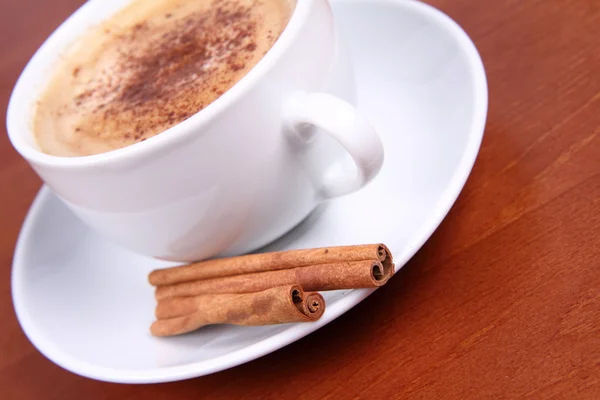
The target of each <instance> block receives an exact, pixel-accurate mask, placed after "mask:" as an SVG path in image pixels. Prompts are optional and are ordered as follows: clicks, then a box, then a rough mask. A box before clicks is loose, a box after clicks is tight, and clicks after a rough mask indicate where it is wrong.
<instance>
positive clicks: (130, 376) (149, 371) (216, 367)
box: [11, 0, 488, 384]
mask: <svg viewBox="0 0 600 400" xmlns="http://www.w3.org/2000/svg"><path fill="white" fill-rule="evenodd" d="M336 1H338V2H339V1H344V2H346V3H350V4H352V3H355V4H356V3H358V4H360V3H363V2H364V1H365V0H336ZM369 1H377V2H378V3H382V4H388V5H393V6H397V7H401V8H403V9H404V10H406V12H413V13H420V14H422V15H424V16H427V17H428V18H431V19H432V20H433V21H434V23H436V24H438V25H439V26H442V27H444V28H446V30H447V32H448V34H449V35H450V36H452V37H453V38H454V39H455V40H456V41H457V43H458V45H459V48H460V49H461V51H462V52H463V54H464V55H465V57H466V60H467V64H468V66H469V68H470V69H471V71H470V72H471V75H470V76H471V79H472V81H473V83H474V85H473V91H474V93H473V98H474V106H473V113H472V117H471V124H470V129H469V133H468V135H467V138H468V139H467V144H466V146H465V149H464V151H463V153H462V156H461V158H460V161H459V163H458V165H457V167H456V169H455V171H454V172H453V175H452V177H451V178H450V180H449V182H448V184H447V186H446V189H445V191H444V192H443V194H442V195H441V196H440V198H439V200H438V201H437V203H436V205H435V206H434V207H433V210H432V213H431V215H430V217H429V218H428V219H427V220H426V222H425V223H424V224H423V225H422V228H421V230H420V231H419V233H418V234H416V235H414V237H413V240H411V243H410V244H409V245H408V246H406V247H405V249H404V250H405V251H404V253H403V254H394V258H395V261H396V271H398V270H399V269H400V268H401V267H402V266H404V265H405V264H406V262H407V261H408V260H410V258H412V256H413V255H414V254H415V253H416V252H417V250H418V249H420V248H421V247H422V246H423V244H424V243H425V242H426V241H427V240H428V239H429V237H430V236H431V235H432V234H433V232H434V231H435V230H436V229H437V227H438V226H439V225H440V223H441V222H442V220H443V219H444V218H445V216H446V215H447V213H448V212H449V211H450V208H451V207H452V206H453V205H454V203H455V201H456V199H457V198H458V195H459V194H460V192H461V191H462V189H463V187H464V185H465V183H466V181H467V179H468V177H469V176H470V173H471V170H472V168H473V165H474V163H475V160H476V158H477V154H478V153H479V148H480V146H481V141H482V139H483V134H484V130H485V123H486V119H487V109H488V87H487V78H486V74H485V69H484V65H483V62H482V60H481V56H480V54H479V53H478V51H477V49H476V47H475V45H474V43H473V41H472V40H471V39H470V37H469V36H468V35H467V33H466V32H465V31H464V30H463V29H462V28H461V27H460V26H459V25H458V24H457V23H456V22H455V21H454V20H452V19H451V18H450V17H449V16H447V15H446V14H444V13H443V12H442V11H440V10H438V9H436V8H434V7H432V6H430V5H428V4H425V3H421V2H419V1H414V0H369ZM51 195H52V194H51V191H50V189H49V188H48V187H47V186H45V185H44V186H43V187H42V188H41V190H40V191H39V192H38V194H37V196H36V198H35V199H34V201H33V203H32V205H31V207H30V209H29V211H28V213H27V216H26V218H25V220H24V223H23V225H22V228H21V232H20V234H19V237H18V239H17V244H16V247H15V253H14V258H13V268H12V276H11V291H12V297H13V306H14V309H15V313H16V315H17V319H18V321H19V323H20V324H21V327H22V329H23V331H24V333H25V335H26V336H27V338H28V339H29V340H30V341H31V343H32V344H33V345H34V346H35V347H36V348H37V349H38V350H39V351H40V352H41V353H42V354H43V355H44V356H45V357H47V358H48V359H49V360H51V361H52V362H54V363H56V364H57V365H59V366H60V367H62V368H64V369H66V370H68V371H70V372H72V373H75V374H77V375H81V376H84V377H88V378H92V379H97V380H101V381H107V382H114V383H130V384H131V383H134V384H143V383H159V382H171V381H177V380H183V379H189V378H194V377H199V376H203V375H207V374H211V373H214V372H218V371H222V370H225V369H228V368H231V367H234V366H237V365H240V364H243V363H246V362H248V361H252V360H254V359H256V358H259V357H262V356H264V355H266V354H269V353H271V352H273V351H276V350H278V349H280V348H282V347H284V346H287V345H288V344H291V343H293V342H295V341H297V340H299V339H301V338H302V337H304V336H306V335H308V334H310V333H312V332H314V331H316V330H317V329H319V328H321V327H323V326H325V325H327V324H328V323H330V322H332V321H333V320H335V319H336V318H338V317H339V316H340V315H342V314H344V313H345V312H347V311H349V310H350V309H352V308H353V307H354V306H356V305H357V304H358V303H360V302H361V301H363V300H364V299H365V298H367V297H368V296H369V295H370V294H371V293H373V292H374V290H375V289H356V290H352V291H350V292H348V293H347V294H346V295H345V296H344V297H342V298H341V299H339V300H337V301H336V302H335V303H333V304H331V306H328V309H327V312H326V313H325V314H324V315H323V317H322V318H321V319H320V320H319V321H316V322H313V323H307V324H293V325H290V327H289V329H286V330H284V331H281V332H279V333H276V334H274V335H272V336H269V337H268V338H265V339H263V340H261V341H259V342H256V343H254V344H251V345H249V346H246V347H244V348H242V349H239V350H236V351H233V352H230V353H227V354H224V355H221V356H218V357H215V358H212V359H209V360H204V361H199V362H191V363H188V364H184V365H176V366H167V367H154V368H146V369H131V370H129V369H116V368H110V367H104V366H98V365H95V364H92V363H89V362H86V361H82V360H80V359H78V358H76V357H75V356H72V355H70V354H68V353H65V352H63V351H62V350H60V348H59V347H58V346H56V345H55V344H54V343H53V342H52V341H50V340H48V339H46V338H45V337H44V335H43V334H41V333H40V331H38V330H37V328H36V324H35V321H34V320H33V319H32V318H31V317H30V315H29V313H28V311H27V310H26V309H25V307H24V303H23V298H24V294H23V293H25V289H24V288H23V282H24V280H23V274H24V272H23V271H24V270H25V269H26V268H27V265H26V264H25V262H24V259H25V252H26V250H27V249H28V248H29V247H30V246H29V242H30V240H31V238H32V235H31V232H32V230H33V229H34V228H35V225H36V223H37V221H38V219H39V215H40V213H41V212H42V210H43V208H44V205H45V203H46V202H47V201H48V199H49V198H50V196H51Z"/></svg>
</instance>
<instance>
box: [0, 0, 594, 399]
mask: <svg viewBox="0 0 600 400" xmlns="http://www.w3.org/2000/svg"><path fill="white" fill-rule="evenodd" d="M429 2H430V3H431V4H433V5H435V6H437V7H439V8H441V9H442V10H443V11H445V12H446V13H448V14H449V15H450V16H451V17H453V18H454V19H455V20H457V21H458V22H459V23H460V24H461V25H462V26H463V27H464V28H465V30H466V31H467V32H468V33H469V34H470V35H471V37H472V38H473V40H474V41H475V44H476V45H477V47H478V48H479V50H480V52H481V55H482V57H483V60H484V63H485V66H486V69H487V74H488V80H489V88H490V109H489V117H488V124H487V127H486V134H485V138H484V140H483V146H482V148H481V152H480V154H479V157H478V159H477V162H476V164H475V167H474V170H473V173H472V175H471V177H470V178H469V181H468V182H467V184H466V187H465V188H464V190H463V192H462V194H461V195H460V197H459V199H458V201H457V202H456V204H455V205H454V207H453V209H452V211H451V212H450V214H449V215H448V217H447V218H446V219H445V221H444V222H443V223H442V225H441V226H440V227H439V229H438V230H437V231H436V232H435V233H434V235H433V236H432V237H431V239H430V240H429V241H428V242H427V243H426V244H425V246H424V247H423V248H422V249H421V250H420V251H419V252H418V253H417V255H416V256H415V257H414V258H413V259H412V260H411V261H410V262H409V263H408V264H407V265H406V266H405V267H404V268H403V269H402V270H401V271H400V272H399V273H398V275H397V276H396V277H394V279H392V280H391V281H390V282H389V283H388V285H386V286H385V287H384V288H382V289H380V290H378V291H377V292H376V293H375V294H374V295H373V296H371V297H369V298H368V299H367V300H366V301H364V302H363V303H361V304H360V305H358V306H357V307H355V308H354V309H353V310H351V311H350V312H348V313H347V314H345V315H344V316H342V317H340V318H339V319H337V320H336V321H334V322H333V323H331V324H329V325H327V326H326V327H324V328H323V329H321V330H319V331H318V332H316V333H314V334H312V335H309V336H308V337H306V338H304V339H302V340H300V341H298V342H296V343H294V344H292V345H290V346H288V347H286V348H284V349H282V350H279V351H277V352H275V353H273V354H270V355H267V356H265V357H263V358H261V359H258V360H256V361H253V362H250V363H247V364H245V365H242V366H239V367H236V368H233V369H230V370H227V371H224V372H220V373H216V374H213V375H210V376H205V377H202V378H198V379H192V380H188V381H183V382H177V383H169V384H160V385H141V386H135V385H118V384H109V383H103V382H97V381H93V380H90V379H86V378H82V377H79V376H76V375H73V374H71V373H69V372H67V371H65V370H63V369H61V368H59V367H58V366H56V365H54V364H53V363H51V362H50V361H48V360H47V359H46V358H44V357H43V356H42V355H41V354H40V353H39V352H38V351H37V350H36V349H35V348H34V347H33V346H32V345H31V344H30V343H29V341H28V340H27V339H26V338H25V336H24V334H23V332H22V331H21V328H20V327H19V325H18V323H17V320H16V318H15V314H14V311H13V308H12V303H11V297H10V286H9V276H10V268H11V260H12V254H13V250H14V246H15V241H16V238H17V234H18V232H19V229H20V226H21V223H22V221H23V218H24V217H25V213H26V212H27V209H28V208H29V205H30V203H31V201H32V199H33V197H34V195H35V194H36V192H37V190H38V189H39V187H40V184H41V182H40V180H39V178H38V177H37V176H36V175H35V174H34V173H33V172H32V170H31V169H30V168H29V167H28V165H27V164H26V163H25V162H24V161H23V160H22V159H21V158H20V157H19V156H18V155H17V154H16V152H15V151H14V150H13V148H12V147H11V145H10V144H9V142H8V140H7V138H6V135H5V134H4V132H3V134H2V135H0V193H1V196H0V199H1V200H0V201H1V206H0V221H1V224H0V269H1V272H2V282H1V283H0V313H1V316H2V323H1V324H0V393H3V394H2V395H0V397H2V398H5V399H70V398H86V399H120V400H125V399H138V398H139V399H187V398H189V399H192V398H193V399H199V398H210V399H222V398H245V399H251V398H252V399H254V398H272V399H298V398H301V399H324V398H331V399H334V398H355V397H360V398H369V399H379V398H381V399H392V398H411V399H426V398H431V399H450V398H452V399H464V398H474V399H500V398H511V399H516V398H535V399H549V398H565V399H600V1H598V0H580V1H574V0H526V1H521V0H506V1H480V0H430V1H429ZM80 3H82V0H53V1H48V0H4V1H3V2H2V8H1V11H0V49H1V52H2V53H1V56H0V112H1V113H2V120H4V119H5V110H6V106H7V102H8V96H9V94H10V92H11V90H12V87H13V85H14V83H15V80H16V79H17V76H18V74H19V73H20V71H21V70H22V68H23V66H24V65H25V63H26V62H27V60H28V59H29V57H30V56H31V55H32V53H33V52H34V51H35V49H36V48H37V47H38V46H39V45H40V44H41V43H42V41H43V40H44V38H45V37H46V36H47V35H48V34H49V33H50V32H51V31H52V30H53V29H54V28H55V27H56V26H57V25H58V24H59V23H60V22H61V21H62V20H63V19H64V18H65V17H66V16H68V15H69V14H70V13H71V12H72V11H73V10H74V9H75V8H76V7H77V6H78V5H79V4H80ZM2 125H3V128H2V129H5V128H4V124H2Z"/></svg>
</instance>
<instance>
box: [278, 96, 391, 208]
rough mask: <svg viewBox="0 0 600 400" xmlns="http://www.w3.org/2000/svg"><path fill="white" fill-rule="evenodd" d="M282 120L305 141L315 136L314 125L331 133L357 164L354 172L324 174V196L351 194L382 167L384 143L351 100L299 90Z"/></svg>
mask: <svg viewBox="0 0 600 400" xmlns="http://www.w3.org/2000/svg"><path fill="white" fill-rule="evenodd" d="M284 121H285V123H286V124H287V130H288V131H289V132H292V133H293V134H295V135H296V136H298V137H300V138H301V140H302V141H303V142H304V143H307V142H309V141H310V139H311V138H312V136H313V135H314V129H312V127H313V126H315V127H317V128H319V129H321V130H323V131H324V132H326V133H328V134H329V135H330V136H332V137H333V138H334V139H335V140H336V141H337V142H339V143H340V144H341V145H342V146H343V147H344V148H345V149H346V151H348V153H349V154H350V156H351V157H352V159H353V160H354V163H355V165H356V174H355V175H354V176H348V175H343V174H338V175H337V176H335V175H334V176H330V175H328V176H326V177H325V180H324V182H323V187H322V194H323V196H324V197H325V198H331V197H337V196H342V195H345V194H348V193H352V192H354V191H356V190H358V189H360V188H362V187H363V186H365V185H366V184H367V183H369V181H371V180H372V179H373V178H374V177H375V176H376V175H377V173H378V172H379V170H380V169H381V166H382V165H383V159H384V151H383V143H382V142H381V139H380V138H379V136H378V135H377V133H376V132H375V129H373V126H372V125H371V123H370V122H369V121H368V120H367V119H366V118H365V117H364V116H363V115H362V114H361V113H360V112H359V111H358V110H356V108H355V107H354V106H353V105H351V104H350V103H348V102H346V101H344V100H341V99H339V98H337V97H335V96H332V95H330V94H327V93H298V94H295V95H293V96H292V97H291V98H290V99H289V101H288V102H287V103H286V107H285V109H284Z"/></svg>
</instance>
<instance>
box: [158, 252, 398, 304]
mask: <svg viewBox="0 0 600 400" xmlns="http://www.w3.org/2000/svg"><path fill="white" fill-rule="evenodd" d="M386 265H387V264H382V263H381V262H379V261H375V260H366V261H350V262H338V263H330V264H318V265H309V266H305V267H298V268H293V269H282V270H275V271H266V272H255V273H249V274H243V275H234V276H227V277H223V278H213V279H205V280H198V281H193V282H183V283H176V284H173V285H167V286H159V287H158V288H156V292H155V296H156V299H157V300H162V299H166V298H168V297H179V296H197V295H201V294H209V293H212V294H216V293H250V292H258V291H262V290H266V289H269V288H272V287H276V286H283V285H300V286H302V288H304V290H307V291H320V290H337V289H356V288H373V287H379V286H381V285H383V284H385V283H386V282H387V281H388V280H389V278H390V277H391V276H392V275H393V273H394V265H393V264H391V265H387V268H386Z"/></svg>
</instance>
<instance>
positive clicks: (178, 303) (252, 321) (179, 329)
mask: <svg viewBox="0 0 600 400" xmlns="http://www.w3.org/2000/svg"><path fill="white" fill-rule="evenodd" d="M324 311H325V300H324V299H323V297H322V296H321V295H320V294H318V293H305V292H304V291H303V290H302V288H301V287H300V286H297V285H288V286H279V287H274V288H270V289H267V290H264V291H261V292H257V293H247V294H209V295H200V296H195V297H174V298H169V299H165V300H161V301H159V303H158V305H157V307H156V317H157V321H155V322H154V323H153V324H152V326H151V327H150V332H151V333H152V334H153V335H155V336H173V335H179V334H182V333H187V332H191V331H194V330H196V329H198V328H201V327H202V326H205V325H210V324H234V325H247V326H254V325H272V324H283V323H289V322H312V321H316V320H318V319H319V318H321V316H322V315H323V312H324Z"/></svg>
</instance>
